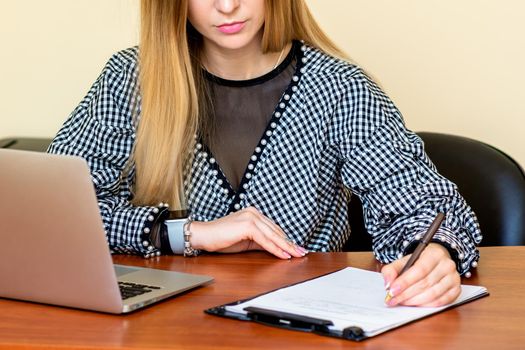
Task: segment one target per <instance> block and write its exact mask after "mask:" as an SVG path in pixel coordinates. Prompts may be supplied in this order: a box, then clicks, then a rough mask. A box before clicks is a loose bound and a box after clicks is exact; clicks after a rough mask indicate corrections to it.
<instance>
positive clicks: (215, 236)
mask: <svg viewBox="0 0 525 350" xmlns="http://www.w3.org/2000/svg"><path fill="white" fill-rule="evenodd" d="M190 239H191V246H192V247H193V248H194V249H201V250H205V251H208V252H223V253H236V252H242V251H247V250H261V249H262V250H266V251H268V252H270V253H271V254H273V255H275V256H277V257H278V258H281V259H290V258H291V257H297V258H299V257H303V256H304V255H306V253H307V250H306V249H304V248H302V247H299V246H297V245H296V244H294V243H293V242H290V241H289V240H288V239H287V236H286V234H285V233H284V231H283V230H282V229H281V228H280V227H279V226H278V225H277V224H276V223H274V222H273V221H272V220H270V219H269V218H267V217H266V216H264V215H263V214H261V213H260V212H259V211H258V210H257V209H255V208H254V207H248V208H245V209H243V210H240V211H238V212H235V213H231V214H230V215H228V216H225V217H223V218H220V219H217V220H214V221H208V222H202V221H195V222H193V223H192V224H191V238H190Z"/></svg>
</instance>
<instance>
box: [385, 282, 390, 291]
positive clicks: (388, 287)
mask: <svg viewBox="0 0 525 350" xmlns="http://www.w3.org/2000/svg"><path fill="white" fill-rule="evenodd" d="M385 282H386V281H385ZM389 289H390V281H389V282H386V284H385V290H389Z"/></svg>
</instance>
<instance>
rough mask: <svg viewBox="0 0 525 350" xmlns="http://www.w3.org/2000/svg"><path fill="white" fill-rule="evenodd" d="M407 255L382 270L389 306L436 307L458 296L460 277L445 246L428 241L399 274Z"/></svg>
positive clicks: (407, 257)
mask: <svg viewBox="0 0 525 350" xmlns="http://www.w3.org/2000/svg"><path fill="white" fill-rule="evenodd" d="M409 258H410V255H407V256H405V257H403V258H401V259H399V260H396V261H394V262H393V263H391V264H388V265H385V266H384V267H383V268H382V269H381V273H382V274H383V277H384V279H385V285H387V284H388V283H390V293H391V294H392V295H393V298H392V299H390V301H389V302H388V303H387V304H388V305H390V306H394V305H406V306H427V307H436V306H442V305H446V304H449V303H451V302H452V301H454V300H455V299H456V298H457V297H458V296H459V294H460V292H461V287H460V285H461V278H460V276H459V273H458V272H457V271H456V264H455V263H454V261H452V259H451V258H450V254H449V253H448V251H447V250H446V249H445V247H443V246H441V245H439V244H437V243H430V244H429V245H428V246H427V247H426V248H425V250H423V252H422V253H421V256H420V257H419V259H417V261H416V262H415V263H414V265H413V266H412V267H411V268H410V269H408V270H407V271H405V272H404V273H403V274H402V275H401V276H399V277H398V274H399V272H400V271H401V270H402V269H403V267H404V266H405V264H406V262H407V261H408V259H409Z"/></svg>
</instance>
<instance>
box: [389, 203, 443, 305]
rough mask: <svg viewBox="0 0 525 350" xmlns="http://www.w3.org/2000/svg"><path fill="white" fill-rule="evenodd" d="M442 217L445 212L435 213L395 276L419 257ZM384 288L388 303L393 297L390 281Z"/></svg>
mask: <svg viewBox="0 0 525 350" xmlns="http://www.w3.org/2000/svg"><path fill="white" fill-rule="evenodd" d="M443 219H445V214H443V213H438V214H437V215H436V218H435V219H434V221H432V224H431V225H430V227H429V228H428V231H427V232H426V233H425V235H424V236H423V239H421V241H420V242H419V244H418V245H417V247H416V249H415V250H414V252H413V253H412V255H411V256H410V259H408V261H407V263H406V264H405V266H404V267H403V269H402V270H401V272H400V273H399V275H397V277H399V276H401V275H402V274H403V273H404V272H405V271H406V270H408V269H409V268H411V267H412V265H414V263H415V262H416V260H417V259H418V258H419V256H420V255H421V253H422V252H423V250H424V249H425V248H426V247H427V245H428V244H429V243H430V241H431V240H432V237H434V234H435V233H436V232H437V230H438V228H439V226H441V223H442V222H443ZM397 277H396V278H397ZM386 290H387V293H386V297H385V303H388V302H389V301H390V299H392V298H393V297H394V296H393V295H392V293H390V283H389V284H388V285H387V286H386Z"/></svg>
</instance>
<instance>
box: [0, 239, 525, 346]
mask: <svg viewBox="0 0 525 350" xmlns="http://www.w3.org/2000/svg"><path fill="white" fill-rule="evenodd" d="M480 250H481V254H482V255H481V256H482V260H481V263H480V266H479V268H478V271H477V273H474V274H473V276H472V278H470V279H468V280H465V281H464V283H469V284H479V285H484V286H486V287H487V288H488V290H489V292H490V293H491V295H490V296H489V297H486V298H483V299H480V300H477V301H474V302H472V303H470V304H466V305H463V306H460V307H458V308H455V309H452V310H449V311H446V312H444V313H441V314H438V315H435V316H431V317H429V318H427V319H424V320H420V321H418V322H415V323H413V324H410V325H406V326H404V327H402V328H398V329H396V330H393V331H390V332H387V333H385V334H382V335H379V336H377V337H375V338H372V339H369V340H366V341H364V342H361V343H355V342H351V341H345V340H339V339H333V338H327V337H321V336H318V335H314V334H307V333H302V332H292V331H285V330H281V329H277V328H272V327H267V326H262V325H258V324H255V323H251V322H241V321H235V320H229V319H223V318H219V317H214V316H209V315H206V314H204V313H203V310H204V309H206V308H209V307H212V306H217V305H220V304H224V303H227V302H230V301H234V300H237V299H240V298H245V297H250V296H253V295H256V294H258V293H262V292H265V291H268V290H271V289H274V288H278V287H281V286H284V285H286V284H290V283H294V282H298V281H301V280H304V279H307V278H312V277H315V276H317V275H321V274H324V273H327V272H330V271H333V270H336V269H340V268H342V267H345V266H354V267H359V268H365V269H369V270H378V269H379V267H380V266H379V264H378V263H376V261H375V260H374V258H373V256H372V254H371V253H315V254H310V255H309V256H308V257H306V258H304V259H295V260H291V261H282V260H278V259H275V258H272V257H271V256H269V255H267V254H265V253H245V254H236V255H203V256H200V257H197V258H186V259H184V258H182V257H160V258H157V259H156V260H143V259H142V258H138V257H131V256H116V257H115V259H114V260H115V262H117V263H124V264H129V265H137V266H149V267H156V268H161V269H170V270H177V271H186V272H191V273H200V274H208V275H212V276H214V277H215V279H216V280H215V282H213V283H211V284H210V285H208V286H205V287H203V288H199V289H197V290H194V291H191V292H189V293H186V294H184V295H180V296H178V297H175V298H172V299H169V300H167V301H164V302H161V303H160V304H156V305H154V306H151V307H149V308H147V309H145V310H142V311H139V312H136V313H133V314H130V315H126V316H115V315H106V314H99V313H95V312H89V311H78V310H73V309H66V308H59V307H51V306H45V305H39V304H33V303H26V302H17V301H10V300H2V299H0V348H1V349H20V348H23V349H30V348H68V349H69V348H74V349H81V348H84V349H85V348H90V349H93V348H94V347H96V348H104V349H115V348H126V349H132V348H133V349H160V348H163V349H165V348H177V349H241V348H243V349H244V348H248V349H266V350H268V349H316V350H317V349H328V348H329V349H339V348H345V349H347V348H352V347H359V348H366V349H498V350H502V349H507V348H508V349H511V348H515V349H518V348H519V349H523V348H525V302H524V301H523V297H522V296H521V295H522V294H523V292H524V291H525V272H524V271H525V269H524V264H525V246H524V247H494V248H481V249H480Z"/></svg>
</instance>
